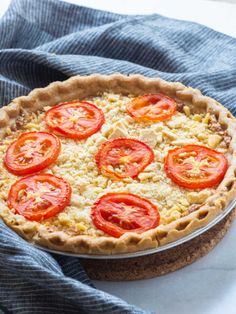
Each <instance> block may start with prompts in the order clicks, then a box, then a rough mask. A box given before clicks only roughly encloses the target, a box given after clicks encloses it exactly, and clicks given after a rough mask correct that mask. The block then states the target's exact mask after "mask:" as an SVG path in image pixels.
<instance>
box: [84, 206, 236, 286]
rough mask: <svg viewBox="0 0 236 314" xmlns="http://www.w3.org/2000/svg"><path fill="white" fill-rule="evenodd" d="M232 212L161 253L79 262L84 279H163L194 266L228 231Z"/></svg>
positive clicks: (232, 215)
mask: <svg viewBox="0 0 236 314" xmlns="http://www.w3.org/2000/svg"><path fill="white" fill-rule="evenodd" d="M235 213H236V209H234V210H232V211H231V212H230V213H229V214H228V215H227V216H226V217H225V218H224V219H223V220H222V221H221V222H219V223H218V224H217V225H215V226H214V227H212V228H211V229H210V230H208V231H206V232H205V233H203V234H202V235H200V236H198V237H196V238H194V239H193V240H190V241H188V242H186V243H183V244H181V245H179V246H177V247H175V248H172V249H168V250H166V251H163V252H159V253H155V254H151V255H146V256H141V257H135V258H128V259H116V260H109V259H105V260H92V259H81V260H80V261H81V263H82V265H83V266H84V268H85V270H86V272H87V274H88V276H89V277H90V278H91V279H95V280H106V281H112V280H114V281H126V280H137V279H147V278H153V277H156V276H160V275H164V274H167V273H170V272H172V271H175V270H177V269H179V268H182V267H184V266H186V265H189V264H191V263H193V262H195V261H196V260H197V259H199V258H200V257H202V256H204V255H206V254H207V253H208V252H209V251H210V250H212V249H213V248H214V247H215V246H216V245H217V243H218V242H219V241H220V240H221V239H222V238H223V237H224V235H225V234H226V232H227V231H228V229H229V227H230V225H231V223H232V221H233V218H234V216H235Z"/></svg>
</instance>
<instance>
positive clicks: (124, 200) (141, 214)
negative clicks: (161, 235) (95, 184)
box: [91, 193, 160, 238]
mask: <svg viewBox="0 0 236 314" xmlns="http://www.w3.org/2000/svg"><path fill="white" fill-rule="evenodd" d="M91 215H92V221H93V223H94V225H95V226H96V227H97V228H98V229H100V230H102V231H104V232H105V233H107V234H109V235H111V236H113V237H116V238H118V237H120V236H121V235H122V234H124V233H126V232H136V233H142V232H144V231H147V230H149V229H153V228H155V227H157V226H158V225H159V222H160V215H159V212H158V208H157V207H156V206H155V205H154V204H152V203H151V202H150V201H149V200H147V199H144V198H142V197H139V196H137V195H134V194H130V193H108V194H106V195H103V196H102V197H101V198H100V199H99V200H98V201H97V202H95V204H94V205H93V207H92V212H91Z"/></svg>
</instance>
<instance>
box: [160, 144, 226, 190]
mask: <svg viewBox="0 0 236 314" xmlns="http://www.w3.org/2000/svg"><path fill="white" fill-rule="evenodd" d="M183 153H187V154H188V155H186V158H189V156H190V157H191V154H196V157H195V158H196V161H197V162H202V161H204V159H205V160H206V158H208V159H210V162H212V163H213V162H215V163H217V164H216V165H215V167H211V168H210V167H208V168H207V166H206V165H203V166H199V167H201V168H199V169H200V170H199V171H200V174H199V176H197V175H195V178H194V177H192V178H191V177H190V176H189V175H188V173H189V171H191V169H192V168H193V167H192V166H191V163H188V162H186V163H185V165H181V164H180V163H179V162H178V160H179V158H181V157H180V156H181V154H183ZM179 154H180V156H179ZM177 167H178V168H177ZM164 169H165V172H166V174H167V176H168V177H169V178H170V179H171V180H172V181H173V182H174V183H176V184H177V185H179V186H181V187H184V188H187V189H205V188H210V187H214V186H216V185H217V184H219V183H220V182H221V181H222V179H223V178H224V176H225V173H226V171H227V169H228V161H227V159H226V157H225V156H224V155H223V154H222V153H219V152H217V151H215V150H213V149H211V148H208V147H205V146H201V145H193V144H192V145H186V146H183V147H181V148H174V149H172V150H170V151H169V152H168V154H167V156H166V158H165V161H164ZM207 173H209V175H208V176H207V175H204V174H207Z"/></svg>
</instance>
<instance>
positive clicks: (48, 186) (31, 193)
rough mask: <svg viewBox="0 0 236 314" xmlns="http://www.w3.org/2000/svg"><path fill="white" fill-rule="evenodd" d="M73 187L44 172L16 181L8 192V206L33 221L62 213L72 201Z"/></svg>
mask: <svg viewBox="0 0 236 314" xmlns="http://www.w3.org/2000/svg"><path fill="white" fill-rule="evenodd" d="M70 198H71V187H70V185H69V183H67V182H66V181H65V180H64V179H62V178H59V177H56V176H54V175H51V174H48V173H44V174H35V175H31V176H28V177H24V178H22V179H20V180H18V181H16V182H15V183H14V184H13V185H12V186H11V189H10V192H9V194H8V206H9V207H10V208H13V209H15V211H16V212H17V213H18V214H19V215H22V216H24V217H25V218H27V219H28V220H33V221H42V220H44V219H47V218H50V217H53V216H55V215H57V214H58V213H60V212H61V211H62V210H63V209H64V208H65V207H66V206H67V205H69V203H70Z"/></svg>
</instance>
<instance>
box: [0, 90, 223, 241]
mask: <svg viewBox="0 0 236 314" xmlns="http://www.w3.org/2000/svg"><path fill="white" fill-rule="evenodd" d="M131 98H132V97H127V96H122V95H117V94H110V93H104V94H103V95H102V96H97V97H93V98H88V99H85V101H87V102H91V103H94V104H95V105H97V106H98V107H99V108H101V109H102V110H103V112H104V114H105V121H106V122H105V123H104V125H103V126H102V128H101V130H100V131H99V132H97V133H95V134H93V135H92V136H90V137H89V138H87V139H85V140H81V141H74V140H72V139H68V138H63V137H60V140H61V143H62V148H61V153H60V155H59V157H58V159H57V161H56V163H54V164H53V165H52V166H50V167H49V168H47V169H45V170H44V171H42V172H45V173H51V174H54V175H56V176H61V177H63V178H64V179H65V180H67V181H68V182H69V183H70V185H71V187H72V197H71V202H70V205H69V206H67V207H66V208H65V209H64V211H63V212H61V213H60V214H58V215H57V216H55V217H53V218H50V219H47V220H44V221H42V222H40V223H39V224H43V225H45V226H47V227H48V228H50V229H53V230H54V229H55V230H67V232H68V233H71V234H87V235H91V236H99V235H104V233H103V232H102V231H100V230H98V229H97V228H96V227H95V226H94V225H93V224H92V221H91V217H90V209H91V206H92V205H93V203H94V202H95V201H96V200H97V199H98V198H99V197H101V196H102V195H104V194H106V193H108V192H130V193H133V194H136V195H138V196H141V197H144V198H146V199H148V200H149V201H151V202H152V203H153V204H155V205H156V206H157V207H158V209H159V212H160V216H161V224H168V223H170V222H172V221H174V220H176V219H178V218H180V217H181V216H184V215H187V214H188V213H189V208H190V206H191V205H194V204H203V203H204V202H205V200H206V199H207V198H208V197H209V196H210V195H211V194H213V193H214V189H213V188H208V189H204V190H199V191H189V190H187V189H184V188H181V187H179V186H178V185H176V184H175V183H173V182H172V181H171V180H170V179H169V178H168V177H167V176H166V174H165V172H164V169H163V160H164V158H165V156H166V155H167V152H168V150H170V149H173V148H175V147H182V146H184V145H187V144H198V145H204V146H207V147H210V148H214V149H215V150H217V151H219V152H222V153H225V154H226V153H227V151H228V149H227V145H226V143H225V141H224V137H223V136H222V133H220V131H219V132H218V133H217V132H213V131H212V130H211V127H210V121H211V115H210V114H209V113H208V114H207V115H204V114H194V113H191V110H190V108H189V107H188V106H185V107H184V111H183V112H179V111H177V112H176V113H175V114H174V115H173V116H172V117H171V118H170V119H168V120H166V121H163V122H155V123H153V122H152V123H148V122H145V123H142V122H136V121H135V120H134V119H133V118H132V117H130V116H129V115H128V114H127V113H126V104H127V103H128V102H129V101H130V100H131ZM48 109H50V107H45V108H44V111H43V112H38V113H36V114H32V115H31V116H30V117H27V118H25V121H24V123H23V126H22V127H21V129H18V130H17V131H15V132H11V131H10V130H9V132H8V133H9V135H8V136H7V137H6V138H5V139H3V140H2V141H1V143H0V158H1V161H3V159H4V156H5V152H6V149H7V147H8V145H9V144H10V143H12V142H13V141H15V140H16V138H17V137H18V136H19V135H20V134H21V133H23V132H29V131H46V132H50V131H49V130H48V129H47V127H46V125H45V122H44V114H45V111H47V110H48ZM79 117H80V116H75V115H73V116H71V117H70V122H71V123H76V122H77V120H78V119H79ZM116 137H130V138H135V139H139V140H140V141H143V142H145V143H146V144H147V145H149V146H150V147H151V148H152V149H153V151H154V154H155V159H154V161H153V162H152V163H151V164H150V165H148V166H147V167H146V169H145V170H144V171H143V172H141V173H140V174H139V176H138V178H137V179H131V178H126V179H124V180H123V181H113V180H112V179H109V178H108V177H105V176H103V175H102V174H101V173H99V170H98V169H97V166H96V163H95V160H94V156H95V154H96V152H97V150H98V148H99V146H100V145H101V144H102V143H103V142H104V141H106V140H108V139H111V138H116ZM29 158H30V156H29ZM122 158H124V160H123V161H124V163H125V162H127V160H126V159H127V158H129V157H122ZM185 162H188V163H190V164H191V165H192V168H191V170H190V171H189V175H190V176H195V175H198V174H199V172H200V169H201V167H202V166H204V165H206V164H207V163H208V161H207V160H202V161H200V162H197V161H196V160H195V158H194V156H190V157H189V158H188V159H186V160H185ZM120 171H121V172H122V171H123V169H120ZM0 179H1V180H0V187H1V190H0V199H1V200H3V201H4V202H6V200H7V195H8V192H9V189H10V187H11V185H12V184H13V183H14V182H15V181H16V180H18V179H19V177H17V176H15V175H13V174H11V173H9V172H8V171H7V170H6V168H5V167H4V165H3V162H2V165H1V167H0ZM41 191H42V190H41V189H40V190H39V191H36V192H35V193H38V194H37V198H36V200H37V202H40V201H41V200H42V199H41ZM27 197H29V194H28V196H27ZM16 216H17V215H16Z"/></svg>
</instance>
